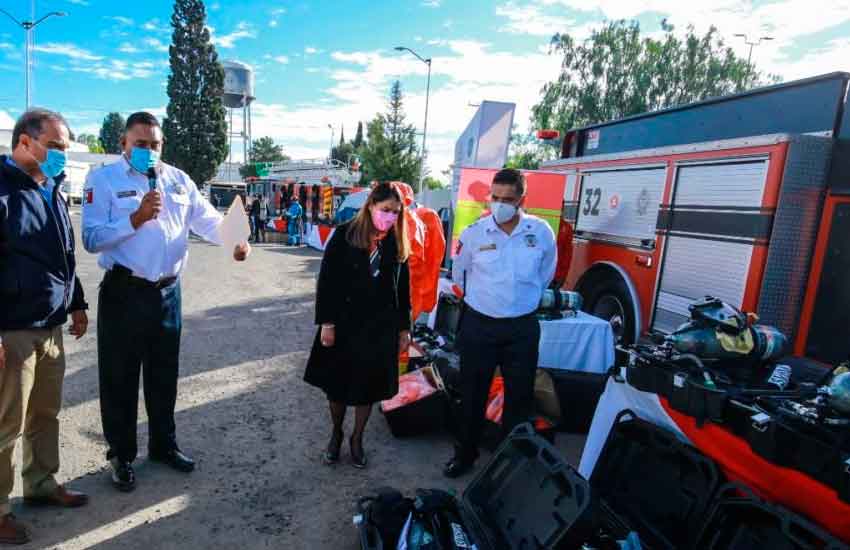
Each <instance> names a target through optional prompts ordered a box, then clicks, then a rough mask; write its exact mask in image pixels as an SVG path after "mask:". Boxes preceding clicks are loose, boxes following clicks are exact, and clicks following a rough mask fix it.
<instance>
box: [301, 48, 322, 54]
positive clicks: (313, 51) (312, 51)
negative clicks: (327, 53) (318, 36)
mask: <svg viewBox="0 0 850 550" xmlns="http://www.w3.org/2000/svg"><path fill="white" fill-rule="evenodd" d="M317 53H320V51H319V50H317V49H316V48H314V47H313V46H307V47H306V48H304V55H315V54H317Z"/></svg>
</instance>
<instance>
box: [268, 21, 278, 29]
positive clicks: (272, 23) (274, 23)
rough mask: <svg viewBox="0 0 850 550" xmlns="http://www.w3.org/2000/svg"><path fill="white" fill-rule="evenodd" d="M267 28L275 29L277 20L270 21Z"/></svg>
mask: <svg viewBox="0 0 850 550" xmlns="http://www.w3.org/2000/svg"><path fill="white" fill-rule="evenodd" d="M269 27H271V28H275V27H277V19H272V20H271V21H269Z"/></svg>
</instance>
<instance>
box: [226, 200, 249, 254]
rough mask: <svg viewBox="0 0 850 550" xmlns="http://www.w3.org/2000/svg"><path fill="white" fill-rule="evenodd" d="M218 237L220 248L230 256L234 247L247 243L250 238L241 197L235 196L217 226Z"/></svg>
mask: <svg viewBox="0 0 850 550" xmlns="http://www.w3.org/2000/svg"><path fill="white" fill-rule="evenodd" d="M218 235H219V237H220V238H221V244H222V246H223V247H224V248H225V250H227V251H228V253H230V254H232V253H233V249H234V248H236V245H238V244H240V243H244V242H247V241H248V239H249V238H250V237H251V224H249V223H248V216H247V215H246V214H245V204H244V203H243V202H242V197H241V196H239V195H236V198H235V199H233V202H232V203H231V204H230V208H229V209H228V211H227V214H225V216H224V219H223V220H222V221H221V224H220V225H219V226H218Z"/></svg>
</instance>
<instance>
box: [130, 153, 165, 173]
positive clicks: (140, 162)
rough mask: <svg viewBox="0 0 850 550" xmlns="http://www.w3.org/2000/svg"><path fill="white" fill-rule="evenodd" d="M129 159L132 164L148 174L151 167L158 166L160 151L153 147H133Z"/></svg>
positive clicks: (139, 170)
mask: <svg viewBox="0 0 850 550" xmlns="http://www.w3.org/2000/svg"><path fill="white" fill-rule="evenodd" d="M129 160H130V166H132V167H133V168H134V169H136V170H137V171H138V172H141V173H142V174H147V173H148V169H149V168H156V165H157V164H158V163H159V153H157V152H156V151H154V150H152V149H144V148H142V147H133V149H132V150H131V151H130V159H129Z"/></svg>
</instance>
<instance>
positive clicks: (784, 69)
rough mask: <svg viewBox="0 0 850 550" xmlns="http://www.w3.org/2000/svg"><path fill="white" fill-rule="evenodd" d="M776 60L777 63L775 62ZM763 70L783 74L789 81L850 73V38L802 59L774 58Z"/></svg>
mask: <svg viewBox="0 0 850 550" xmlns="http://www.w3.org/2000/svg"><path fill="white" fill-rule="evenodd" d="M774 59H775V61H774ZM762 68H764V69H766V70H768V71H770V72H773V73H776V74H781V75H782V76H783V77H784V78H786V79H788V80H794V79H798V78H806V77H809V76H815V75H819V74H824V73H830V72H833V71H847V72H850V38H838V39H835V40H832V41H831V42H828V43H826V44H824V45H823V46H822V47H820V48H815V49H813V50H810V51H808V52H806V54H805V55H803V56H802V57H801V58H799V59H796V60H794V61H791V60H789V59H787V58H772V59H770V60H768V61H767V62H766V63H764V64H762Z"/></svg>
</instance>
